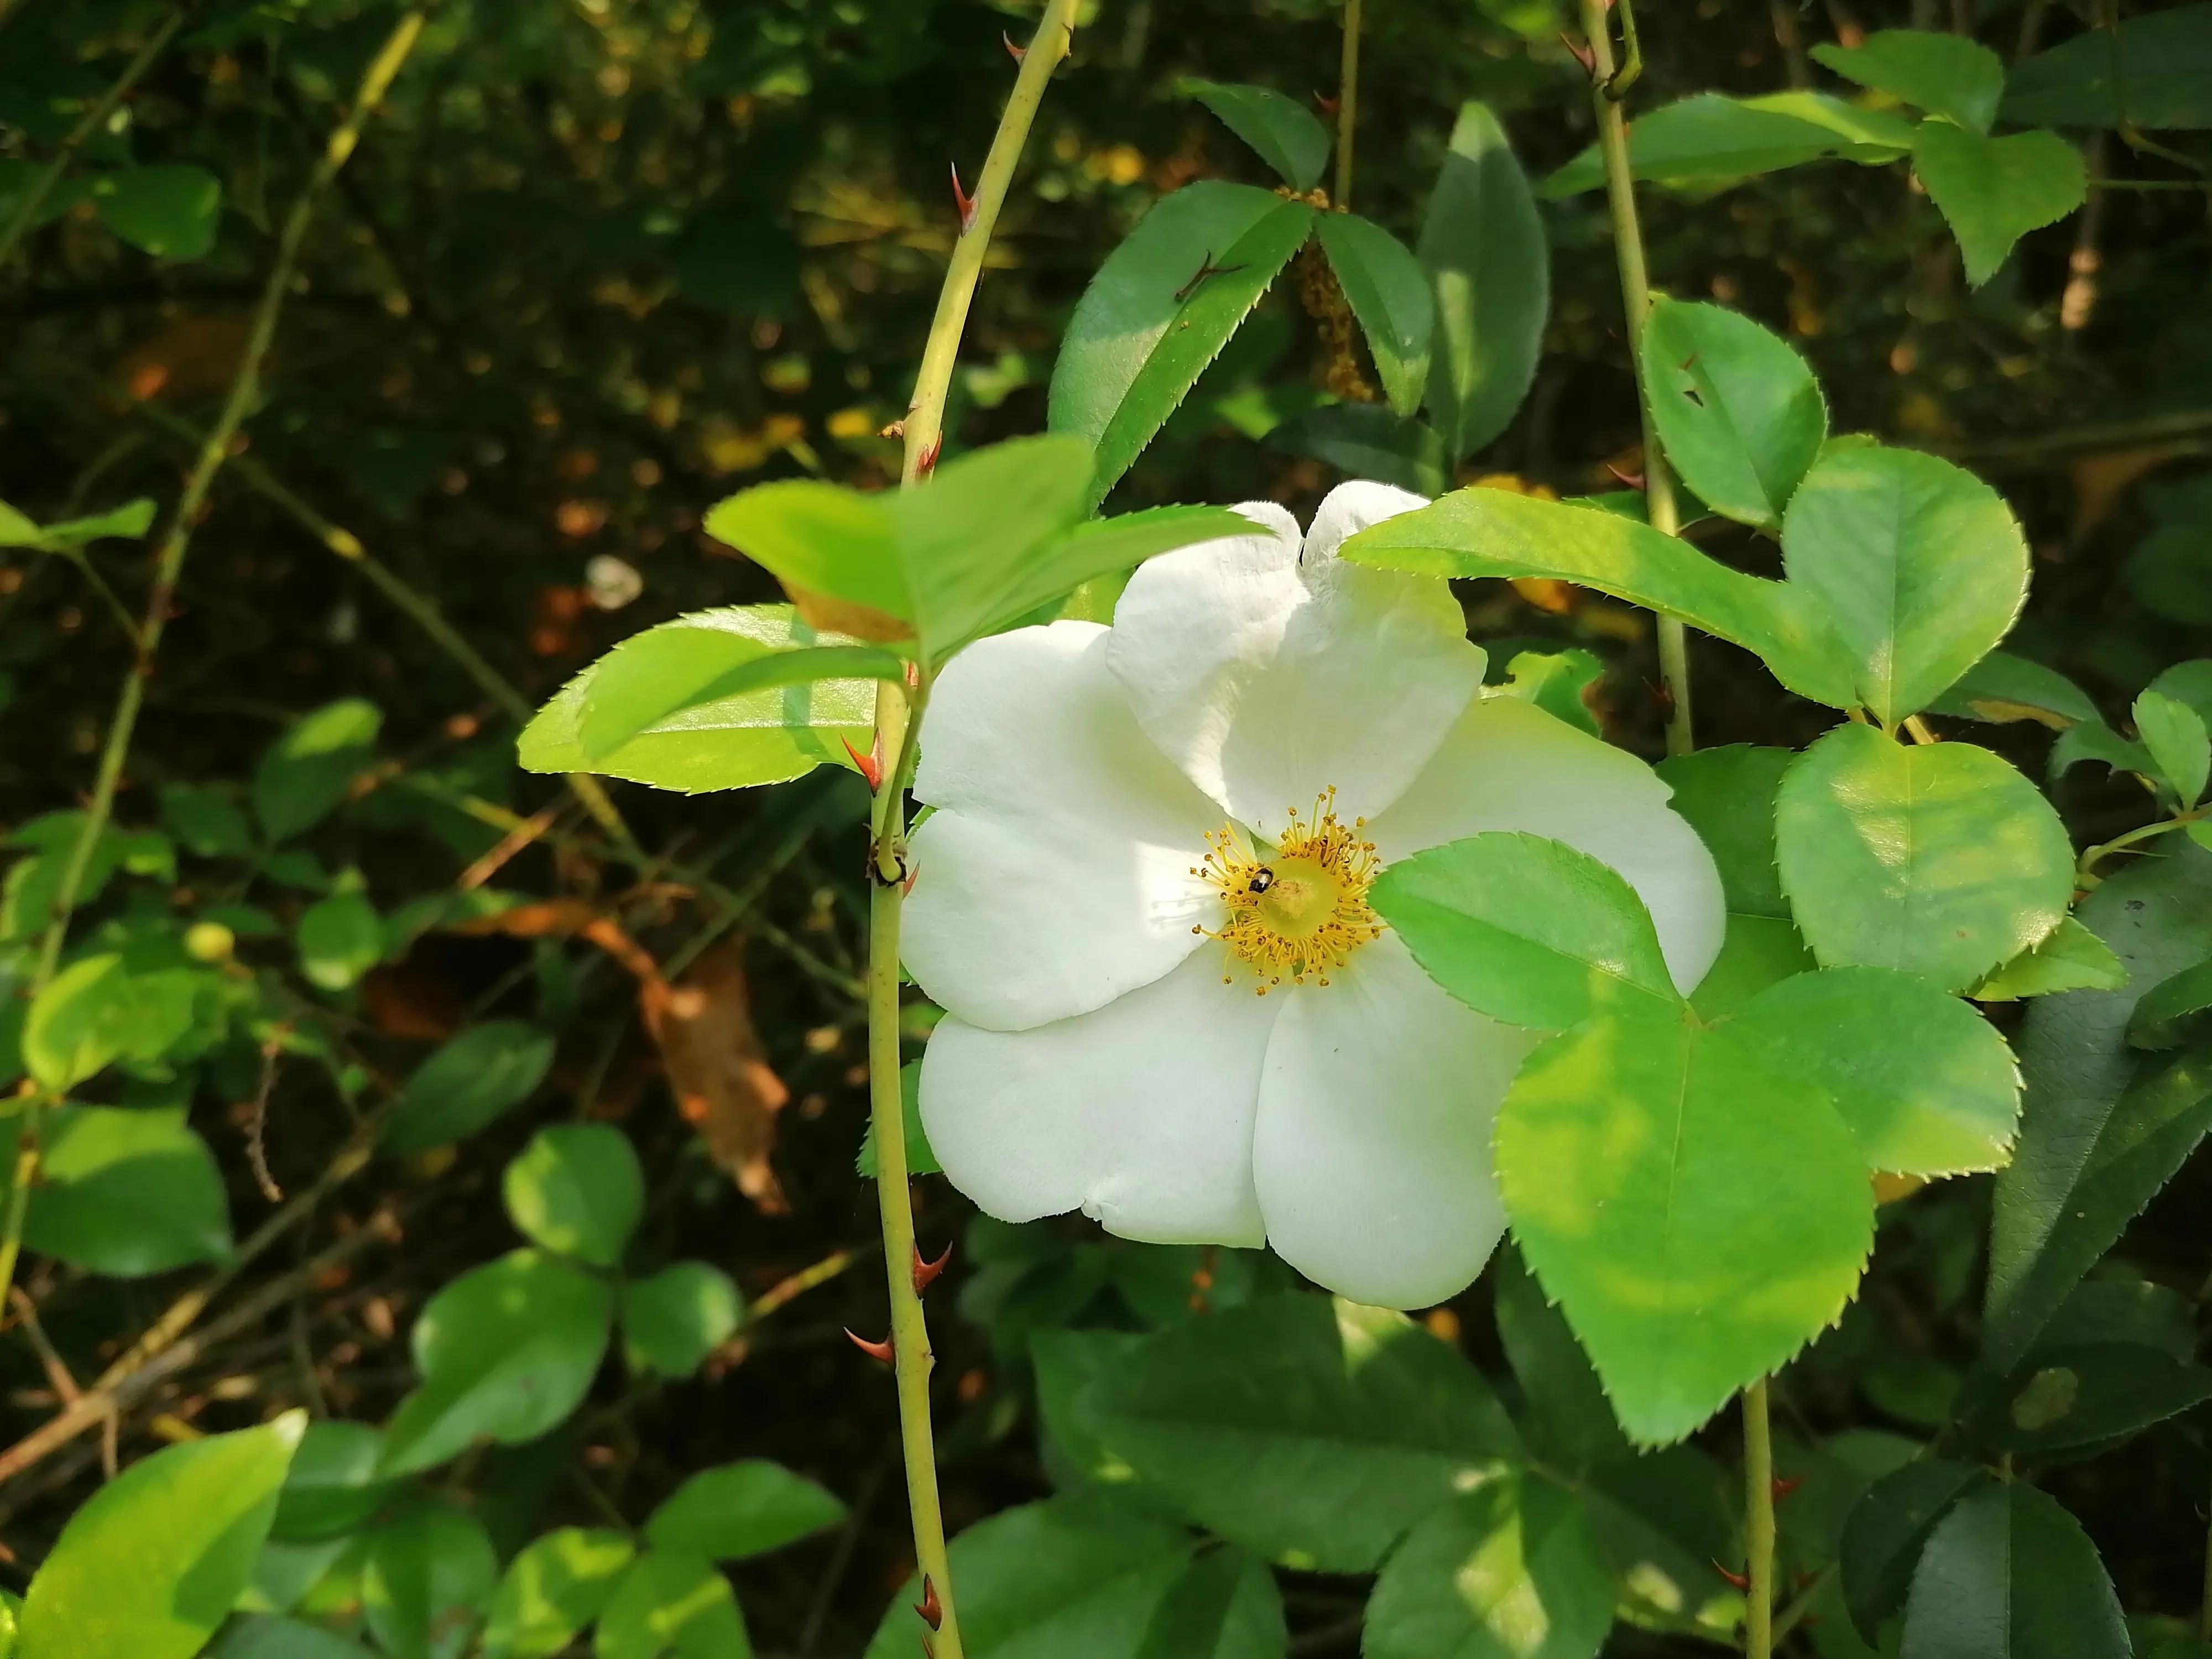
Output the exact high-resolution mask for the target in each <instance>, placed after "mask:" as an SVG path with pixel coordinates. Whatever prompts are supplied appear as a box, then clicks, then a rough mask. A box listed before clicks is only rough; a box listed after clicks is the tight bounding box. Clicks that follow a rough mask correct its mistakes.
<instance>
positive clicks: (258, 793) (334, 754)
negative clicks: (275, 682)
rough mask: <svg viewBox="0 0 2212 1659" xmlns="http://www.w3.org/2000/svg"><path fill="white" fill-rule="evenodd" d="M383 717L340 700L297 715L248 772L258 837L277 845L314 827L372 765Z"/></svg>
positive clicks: (358, 702) (369, 706) (372, 708)
mask: <svg viewBox="0 0 2212 1659" xmlns="http://www.w3.org/2000/svg"><path fill="white" fill-rule="evenodd" d="M383 724H384V714H383V712H382V711H381V710H380V709H379V708H377V706H376V705H375V704H374V703H373V702H367V701H366V700H364V699H362V698H360V697H342V698H340V699H339V700H338V701H337V702H332V703H325V705H324V706H323V707H322V708H318V709H316V710H314V711H313V713H311V714H302V715H301V717H300V718H299V719H298V720H295V722H294V723H293V724H292V726H291V727H290V728H289V730H287V731H286V732H285V733H284V735H283V737H281V738H277V739H276V742H275V743H274V744H270V747H269V750H268V752H267V753H266V754H264V755H263V756H262V757H261V763H260V764H259V765H258V766H257V767H255V768H254V771H253V810H254V814H255V816H256V817H258V818H259V819H260V820H261V829H262V833H263V834H264V835H266V836H268V837H269V839H270V840H271V841H283V840H285V839H286V838H287V837H289V836H296V835H298V834H299V833H300V832H301V830H302V829H308V828H310V827H312V826H313V825H314V824H315V823H319V821H320V820H321V819H322V817H323V816H324V815H325V813H327V812H328V811H330V810H331V808H332V807H334V806H336V805H337V804H338V803H339V802H340V801H342V800H343V799H345V798H346V792H347V791H348V790H349V788H350V787H352V785H353V781H354V779H355V778H356V776H358V775H360V774H362V772H365V771H367V770H368V768H369V767H370V766H371V765H372V764H373V763H374V759H375V756H374V749H373V745H374V744H375V742H376V734H377V732H378V730H379V729H380V727H381V726H383Z"/></svg>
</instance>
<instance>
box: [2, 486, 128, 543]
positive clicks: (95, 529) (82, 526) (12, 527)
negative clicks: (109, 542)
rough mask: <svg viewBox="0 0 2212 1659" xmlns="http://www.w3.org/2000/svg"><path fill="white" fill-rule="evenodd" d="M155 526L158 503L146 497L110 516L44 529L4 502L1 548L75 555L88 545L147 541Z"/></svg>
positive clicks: (116, 510) (75, 520)
mask: <svg viewBox="0 0 2212 1659" xmlns="http://www.w3.org/2000/svg"><path fill="white" fill-rule="evenodd" d="M153 523H154V501H153V497H151V496H150V495H142V496H140V497H139V498H138V499H137V501H127V502H125V504H124V505H123V506H121V507H116V508H114V509H112V511H110V512H106V513H95V514H94V515H93V516H92V517H90V518H86V519H65V520H62V521H61V522H60V523H58V524H50V525H46V526H39V525H36V524H33V522H32V521H31V520H29V519H27V518H26V517H24V515H23V514H22V513H18V512H17V511H16V510H15V508H14V507H10V506H9V505H8V503H7V502H5V501H0V547H27V548H31V549H33V550H36V551H38V552H40V553H72V552H75V551H76V550H77V549H78V548H81V547H82V546H83V545H84V544H86V543H88V542H96V541H99V540H100V539H101V538H104V537H108V536H116V537H120V538H123V539H125V540H126V541H137V540H138V539H139V538H142V537H143V536H144V535H145V533H146V532H147V531H148V530H149V529H150V528H152V526H153Z"/></svg>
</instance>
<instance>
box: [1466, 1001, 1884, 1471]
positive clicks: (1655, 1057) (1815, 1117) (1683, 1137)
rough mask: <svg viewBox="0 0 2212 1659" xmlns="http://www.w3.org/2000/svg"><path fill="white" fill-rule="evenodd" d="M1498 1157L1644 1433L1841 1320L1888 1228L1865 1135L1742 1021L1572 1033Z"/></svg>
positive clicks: (1676, 1421) (1616, 1399)
mask: <svg viewBox="0 0 2212 1659" xmlns="http://www.w3.org/2000/svg"><path fill="white" fill-rule="evenodd" d="M1497 1154H1498V1182H1499V1185H1500V1187H1501V1188H1502V1190H1503V1192H1504V1198H1505V1208H1506V1212H1507V1213H1508V1214H1509V1215H1510V1216H1511V1217H1512V1218H1513V1232H1514V1237H1516V1239H1517V1240H1518V1241H1519V1242H1520V1244H1521V1249H1522V1254H1523V1255H1526V1256H1527V1258H1528V1265H1529V1266H1530V1267H1532V1268H1533V1269H1534V1272H1535V1274H1536V1277H1537V1278H1538V1279H1541V1281H1542V1283H1543V1285H1544V1288H1545V1290H1546V1291H1547V1292H1548V1293H1549V1294H1550V1295H1552V1296H1553V1297H1556V1298H1557V1299H1558V1300H1559V1304H1560V1306H1561V1308H1562V1309H1563V1310H1565V1314H1566V1316H1567V1322H1568V1323H1570V1324H1571V1325H1572V1326H1573V1327H1574V1329H1575V1333H1576V1334H1577V1336H1578V1337H1580V1338H1581V1340H1582V1343H1583V1347H1584V1348H1585V1349H1586V1350H1587V1351H1588V1352H1589V1356H1590V1358H1591V1360H1592V1361H1593V1363H1595V1365H1596V1367H1597V1372H1598V1375H1599V1376H1601V1378H1603V1379H1604V1382H1605V1385H1606V1392H1607V1395H1609V1396H1610V1397H1611V1399H1612V1401H1613V1410H1614V1413H1616V1415H1618V1416H1619V1418H1620V1423H1621V1426H1622V1427H1623V1428H1625V1429H1626V1430H1627V1431H1628V1432H1629V1435H1630V1437H1632V1438H1633V1439H1635V1440H1637V1441H1638V1442H1640V1443H1645V1444H1653V1445H1658V1444H1665V1443H1668V1442H1670V1441H1674V1440H1679V1439H1680V1438H1681V1437H1683V1436H1685V1435H1686V1434H1688V1433H1689V1432H1690V1431H1692V1430H1693V1429H1695V1428H1696V1427H1697V1426H1698V1425H1699V1424H1701V1423H1703V1422H1704V1421H1705V1419H1707V1418H1709V1417H1711V1415H1712V1414H1713V1413H1714V1412H1716V1411H1717V1410H1718V1409H1719V1408H1720V1407H1721V1406H1722V1405H1723V1403H1724V1402H1725V1401H1727V1400H1728V1399H1729V1396H1730V1395H1733V1394H1734V1393H1735V1390H1736V1389H1739V1388H1741V1387H1742V1386H1743V1385H1744V1384H1745V1383H1751V1382H1754V1381H1756V1380H1757V1379H1758V1378H1759V1377H1762V1376H1765V1375H1767V1374H1768V1373H1769V1372H1770V1371H1773V1370H1778V1369H1779V1368H1780V1367H1781V1365H1782V1364H1783V1363H1784V1361H1786V1360H1787V1359H1788V1358H1790V1356H1791V1355H1792V1354H1794V1353H1795V1352H1797V1350H1798V1349H1799V1348H1801V1347H1802V1346H1804V1345H1805V1343H1806V1342H1808V1340H1811V1339H1812V1338H1813V1337H1814V1335H1816V1334H1818V1333H1819V1332H1820V1331H1821V1330H1822V1329H1823V1328H1826V1326H1827V1325H1829V1324H1831V1323H1832V1322H1834V1320H1835V1318H1836V1317H1837V1316H1838V1314H1840V1313H1841V1312H1842V1311H1843V1308H1844V1302H1845V1301H1846V1300H1847V1299H1848V1298H1849V1297H1850V1294H1851V1291H1853V1289H1854V1288H1855V1287H1856V1286H1857V1283H1858V1276H1859V1270H1860V1268H1861V1267H1862V1266H1863V1264H1864V1262H1865V1261H1866V1256H1867V1252H1868V1250H1869V1248H1870V1247H1871V1245H1872V1243H1873V1233H1874V1202H1873V1197H1872V1194H1871V1191H1870V1189H1869V1186H1868V1183H1867V1178H1866V1164H1865V1162H1864V1160H1863V1158H1862V1157H1861V1155H1860V1152H1859V1149H1858V1146H1857V1143H1856V1141H1855V1140H1854V1139H1852V1136H1851V1132H1850V1130H1849V1129H1848V1128H1846V1127H1844V1124H1843V1123H1842V1122H1841V1121H1839V1120H1838V1117H1837V1115H1836V1114H1835V1112H1834V1110H1833V1109H1832V1108H1831V1107H1830V1106H1829V1104H1828V1103H1827V1101H1826V1098H1825V1097H1823V1095H1822V1094H1821V1092H1820V1090H1819V1089H1818V1088H1817V1087H1815V1086H1814V1085H1811V1084H1810V1083H1808V1082H1807V1081H1805V1080H1803V1079H1799V1078H1797V1077H1796V1076H1794V1075H1793V1074H1790V1073H1779V1072H1775V1071H1772V1070H1770V1069H1769V1067H1768V1065H1767V1062H1766V1061H1765V1058H1764V1055H1763V1054H1762V1052H1761V1051H1760V1050H1759V1049H1758V1048H1755V1047H1754V1046H1753V1044H1752V1043H1751V1042H1748V1041H1747V1040H1746V1039H1745V1038H1743V1037H1741V1036H1739V1035H1738V1034H1736V1033H1735V1032H1734V1031H1732V1030H1730V1028H1729V1026H1726V1025H1723V1026H1719V1027H1704V1026H1698V1025H1692V1024H1679V1023H1667V1022H1661V1021H1657V1020H1649V1019H1643V1020H1623V1019H1617V1018H1599V1019H1597V1020H1595V1021H1593V1022H1592V1023H1590V1024H1588V1025H1585V1026H1583V1027H1582V1028H1581V1029H1579V1030H1575V1031H1571V1032H1570V1033H1568V1034H1567V1035H1565V1036H1559V1037H1554V1038H1553V1039H1552V1040H1551V1041H1549V1042H1547V1043H1545V1044H1544V1046H1543V1047H1541V1048H1538V1049H1537V1050H1536V1051H1535V1053H1534V1054H1531V1055H1529V1057H1528V1060H1526V1061H1525V1062H1523V1064H1522V1068H1521V1073H1520V1075H1519V1076H1518V1077H1517V1078H1516V1079H1514V1083H1513V1086H1512V1088H1511V1089H1510V1091H1508V1092H1507V1094H1506V1097H1505V1102H1504V1105H1503V1106H1502V1107H1501V1108H1500V1109H1499V1112H1498V1130H1497Z"/></svg>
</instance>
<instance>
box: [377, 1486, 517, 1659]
mask: <svg viewBox="0 0 2212 1659" xmlns="http://www.w3.org/2000/svg"><path fill="white" fill-rule="evenodd" d="M498 1582H499V1557H498V1556H497V1555H496V1554H495V1553H493V1550H492V1546H491V1538H490V1536H489V1534H487V1533H486V1532H485V1531H484V1528H483V1522H481V1521H478V1520H477V1518H476V1517H475V1516H472V1515H467V1514H465V1513H463V1512H462V1511H461V1510H457V1509H454V1508H453V1507H451V1506H450V1505H448V1504H436V1503H416V1504H410V1505H408V1506H407V1507H406V1508H404V1509H403V1510H400V1511H399V1512H398V1514H397V1515H394V1516H392V1517H391V1518H390V1519H389V1520H386V1522H383V1524H381V1525H380V1526H379V1527H378V1528H376V1530H375V1531H374V1532H373V1533H371V1534H369V1538H368V1559H367V1560H366V1562H365V1563H364V1564H363V1567H362V1576H361V1600H362V1614H363V1616H364V1618H365V1619H366V1620H367V1621H368V1629H369V1634H371V1635H372V1636H374V1638H376V1644H377V1646H379V1647H380V1648H381V1649H383V1650H384V1651H385V1652H386V1653H387V1654H389V1655H390V1656H392V1659H461V1656H462V1655H463V1654H464V1653H465V1652H467V1651H468V1650H469V1648H470V1646H471V1637H472V1636H473V1635H474V1634H475V1632H476V1627H477V1622H478V1614H479V1613H481V1612H482V1610H483V1607H484V1604H485V1603H486V1602H488V1601H490V1599H491V1596H492V1591H493V1588H494V1586H495V1585H496V1584H497V1583H498Z"/></svg>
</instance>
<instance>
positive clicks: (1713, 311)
mask: <svg viewBox="0 0 2212 1659" xmlns="http://www.w3.org/2000/svg"><path fill="white" fill-rule="evenodd" d="M1641 349H1642V353H1643V359H1644V388H1645V392H1646V395H1648V396H1649V397H1650V400H1651V416H1652V419H1653V420H1654V421H1655V422H1657V424H1658V428H1659V435H1660V437H1661V439H1662V441H1664V442H1665V445H1666V448H1667V458H1668V460H1670V461H1672V462H1673V463H1674V465H1675V466H1676V467H1677V468H1678V469H1679V470H1680V472H1681V475H1682V477H1683V480H1684V482H1686V483H1688V485H1689V486H1690V488H1691V489H1694V490H1696V491H1697V492H1698V494H1699V495H1700V496H1702V497H1703V498H1704V499H1705V501H1706V503H1707V504H1708V505H1709V506H1711V507H1712V509H1713V510H1714V511H1715V512H1717V513H1725V514H1727V515H1728V516H1729V518H1731V519H1736V520H1741V521H1742V522H1743V523H1745V524H1749V525H1756V526H1760V527H1761V528H1765V529H1772V528H1775V527H1777V526H1779V525H1780V524H1781V522H1782V510H1783V508H1784V507H1787V506H1788V505H1789V504H1790V495H1792V493H1794V492H1795V491H1796V488H1797V485H1798V483H1799V481H1800V480H1801V479H1802V478H1803V477H1804V476H1805V473H1806V471H1807V469H1808V468H1809V467H1811V466H1812V465H1813V463H1814V459H1815V458H1817V457H1818V456H1819V454H1820V446H1821V444H1822V443H1824V442H1825V441H1826V439H1827V435H1828V406H1827V404H1826V401H1825V400H1823V398H1821V396H1820V383H1819V382H1818V381H1816V380H1814V378H1813V371H1812V370H1811V369H1810V368H1808V367H1807V366H1806V362H1805V360H1804V359H1803V358H1802V357H1801V356H1798V355H1797V354H1796V352H1795V351H1794V350H1792V349H1790V346H1789V345H1788V344H1787V343H1784V341H1783V340H1782V339H1781V338H1780V337H1778V336H1776V335H1774V334H1772V333H1770V332H1769V331H1767V330H1766V329H1765V328H1763V327H1761V326H1760V325H1759V324H1757V323H1755V322H1753V320H1752V319H1750V318H1748V317H1746V316H1744V315H1742V314H1741V313H1739V312H1734V311H1729V310H1727V309H1725V308H1724V307H1720V306H1715V305H1706V304H1704V303H1702V302H1690V301H1680V300H1669V299H1667V298H1665V297H1663V296H1662V298H1660V299H1659V300H1657V301H1655V302H1654V303H1653V305H1652V307H1651V313H1650V317H1649V318H1648V319H1646V321H1645V323H1644V338H1643V344H1642V348H1641Z"/></svg>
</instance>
